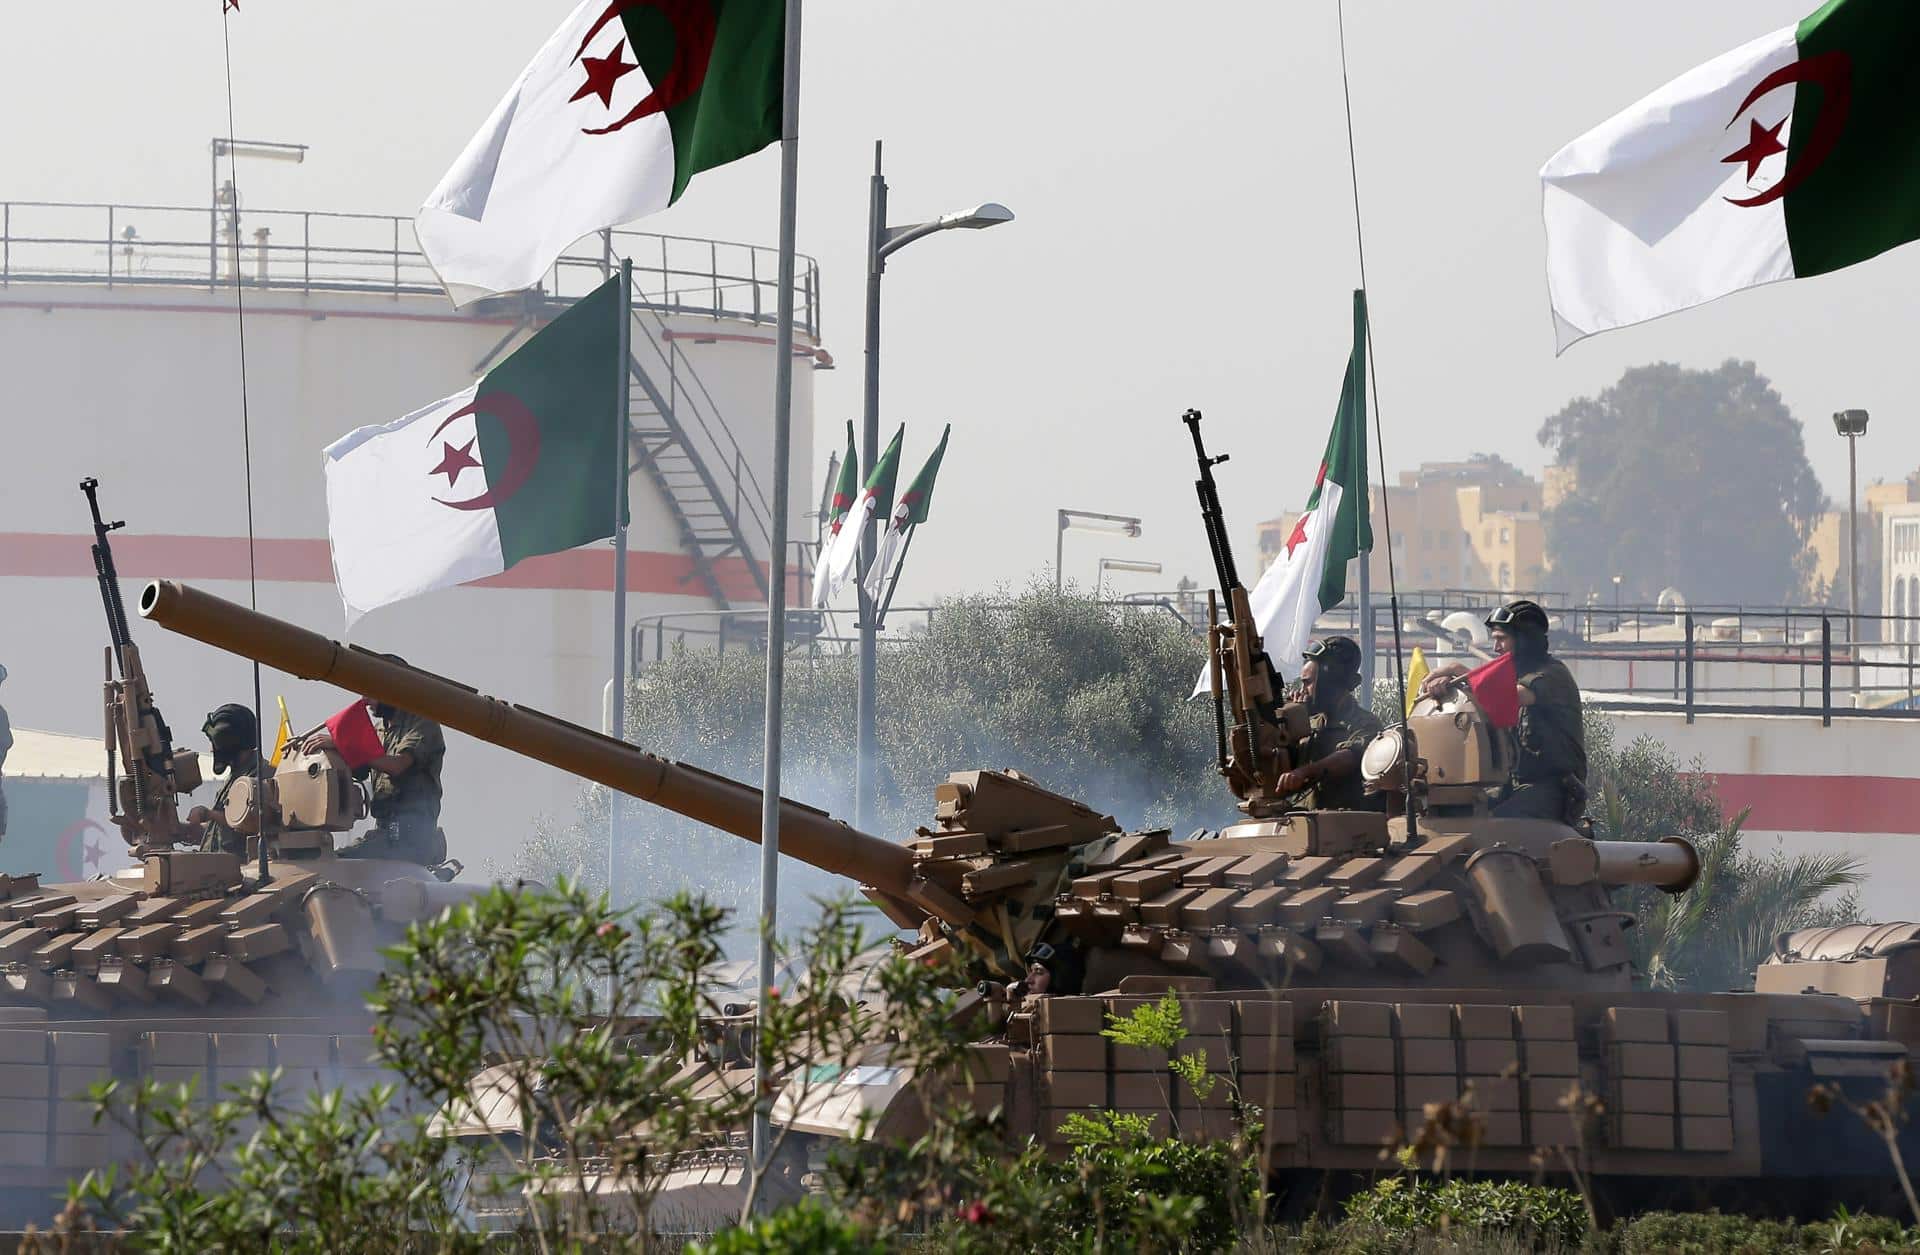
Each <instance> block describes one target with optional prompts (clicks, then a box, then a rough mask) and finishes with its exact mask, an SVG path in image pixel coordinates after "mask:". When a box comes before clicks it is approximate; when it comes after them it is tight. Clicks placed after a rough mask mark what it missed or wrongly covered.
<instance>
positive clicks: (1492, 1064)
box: [1460, 1038, 1520, 1076]
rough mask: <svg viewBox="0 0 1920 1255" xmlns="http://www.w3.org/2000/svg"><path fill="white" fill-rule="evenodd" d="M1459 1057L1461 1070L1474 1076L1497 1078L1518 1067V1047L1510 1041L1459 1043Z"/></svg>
mask: <svg viewBox="0 0 1920 1255" xmlns="http://www.w3.org/2000/svg"><path fill="white" fill-rule="evenodd" d="M1460 1055H1461V1058H1460V1064H1461V1068H1462V1070H1463V1071H1465V1072H1468V1073H1470V1074H1472V1075H1474V1076H1499V1075H1500V1074H1501V1073H1502V1072H1506V1071H1508V1070H1509V1069H1512V1070H1514V1071H1518V1069H1519V1067H1520V1047H1519V1045H1518V1043H1516V1042H1514V1041H1513V1040H1512V1039H1508V1040H1506V1041H1496V1040H1494V1039H1492V1038H1477V1039H1469V1040H1467V1041H1463V1042H1461V1043H1460Z"/></svg>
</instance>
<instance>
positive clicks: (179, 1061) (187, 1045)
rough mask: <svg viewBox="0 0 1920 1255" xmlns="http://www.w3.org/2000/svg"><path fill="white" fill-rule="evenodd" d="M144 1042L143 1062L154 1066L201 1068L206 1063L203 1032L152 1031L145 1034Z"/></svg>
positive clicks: (205, 1037)
mask: <svg viewBox="0 0 1920 1255" xmlns="http://www.w3.org/2000/svg"><path fill="white" fill-rule="evenodd" d="M144 1044H145V1049H144V1050H143V1051H142V1052H141V1053H142V1055H143V1056H144V1059H145V1062H147V1063H148V1064H151V1065H153V1066H155V1067H194V1068H201V1067H205V1066H206V1063H207V1035H206V1034H205V1033H170V1032H153V1033H148V1034H146V1041H145V1043H144Z"/></svg>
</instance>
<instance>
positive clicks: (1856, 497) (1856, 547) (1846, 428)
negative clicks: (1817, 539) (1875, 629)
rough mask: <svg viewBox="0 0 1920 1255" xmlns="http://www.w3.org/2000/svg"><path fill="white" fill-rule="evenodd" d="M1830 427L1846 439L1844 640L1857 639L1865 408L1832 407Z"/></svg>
mask: <svg viewBox="0 0 1920 1255" xmlns="http://www.w3.org/2000/svg"><path fill="white" fill-rule="evenodd" d="M1833 429H1834V430H1835V431H1837V432H1839V433H1840V434H1841V435H1843V436H1845V437H1846V438H1847V616H1848V617H1847V639H1848V640H1858V639H1859V636H1858V633H1859V630H1860V624H1859V614H1860V467H1859V461H1858V458H1857V456H1856V455H1857V453H1858V450H1859V445H1860V437H1862V436H1864V435H1866V434H1867V412H1866V411H1865V410H1836V411H1835V412H1834V415H1833Z"/></svg>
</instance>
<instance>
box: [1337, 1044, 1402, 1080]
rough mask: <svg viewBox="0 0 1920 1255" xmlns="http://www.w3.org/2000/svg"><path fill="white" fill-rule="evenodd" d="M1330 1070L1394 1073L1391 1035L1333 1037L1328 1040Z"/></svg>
mask: <svg viewBox="0 0 1920 1255" xmlns="http://www.w3.org/2000/svg"><path fill="white" fill-rule="evenodd" d="M1327 1070H1328V1071H1329V1072H1384V1073H1387V1074H1388V1075H1391V1074H1392V1073H1393V1039H1392V1038H1391V1037H1345V1036H1342V1037H1332V1038H1329V1039H1328V1040H1327Z"/></svg>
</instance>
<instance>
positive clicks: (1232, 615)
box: [1180, 410, 1308, 819]
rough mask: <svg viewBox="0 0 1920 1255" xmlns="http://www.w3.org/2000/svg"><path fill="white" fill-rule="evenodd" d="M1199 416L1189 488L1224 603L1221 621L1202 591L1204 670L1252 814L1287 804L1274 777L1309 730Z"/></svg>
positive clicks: (1228, 762)
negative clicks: (1238, 546) (1238, 543)
mask: <svg viewBox="0 0 1920 1255" xmlns="http://www.w3.org/2000/svg"><path fill="white" fill-rule="evenodd" d="M1201 417H1202V416H1201V413H1200V411H1199V410H1188V411H1187V412H1186V413H1184V414H1182V415H1181V416H1180V421H1181V422H1183V423H1185V424H1186V425H1187V430H1188V431H1189V432H1191V433H1192V435H1193V452H1194V456H1195V457H1196V458H1197V459H1198V461H1199V463H1200V478H1199V479H1197V480H1195V481H1194V485H1193V486H1194V491H1195V492H1197V493H1198V494H1199V496H1200V518H1201V521H1202V522H1203V523H1204V524H1205V526H1206V531H1207V548H1208V549H1209V551H1211V553H1212V555H1213V569H1214V576H1215V578H1216V579H1217V580H1218V581H1219V584H1220V595H1221V596H1222V597H1223V598H1225V599H1226V603H1227V619H1226V622H1225V623H1222V622H1220V620H1219V618H1218V615H1217V607H1216V606H1215V603H1214V602H1213V599H1212V598H1211V597H1209V598H1208V619H1209V622H1208V625H1207V647H1208V660H1207V676H1208V687H1209V688H1210V689H1211V690H1212V696H1213V710H1214V725H1215V728H1216V729H1217V731H1218V736H1219V764H1220V774H1221V775H1222V776H1224V777H1226V780H1227V787H1228V788H1230V789H1232V790H1233V795H1234V796H1235V797H1237V798H1239V799H1240V809H1241V810H1243V811H1245V812H1246V813H1247V814H1249V815H1251V816H1253V817H1254V818H1256V819H1258V818H1264V817H1266V816H1269V815H1275V814H1278V813H1280V812H1281V811H1282V810H1284V809H1285V807H1286V804H1287V795H1286V794H1284V793H1282V792H1281V790H1280V777H1281V776H1283V775H1285V774H1286V773H1287V772H1289V771H1291V770H1292V769H1293V768H1294V767H1296V766H1298V765H1299V761H1298V760H1299V756H1300V745H1301V742H1302V741H1304V740H1305V739H1306V737H1307V732H1308V725H1307V711H1306V707H1305V706H1304V705H1302V704H1300V703H1298V702H1288V701H1287V694H1286V683H1285V681H1284V680H1283V679H1282V678H1281V676H1280V673H1279V670H1278V669H1277V668H1275V667H1274V665H1273V659H1272V658H1271V657H1269V656H1268V654H1267V650H1266V646H1265V644H1264V643H1263V642H1262V641H1261V639H1260V628H1259V625H1258V624H1257V623H1255V621H1254V617H1253V603H1252V600H1251V598H1250V597H1249V595H1248V593H1247V587H1246V585H1245V584H1242V583H1241V582H1240V571H1239V568H1238V566H1237V565H1236V564H1235V562H1234V560H1233V544H1232V542H1231V541H1230V540H1229V539H1228V537H1227V518H1226V512H1225V510H1224V509H1222V507H1221V505H1220V490H1219V488H1218V487H1217V486H1216V485H1215V484H1214V482H1213V468H1214V467H1215V466H1218V465H1219V464H1220V463H1222V462H1225V461H1226V460H1227V458H1228V457H1229V456H1230V455H1229V454H1225V453H1221V454H1218V455H1210V454H1209V453H1208V452H1207V446H1206V442H1205V441H1204V440H1202V439H1201V436H1200V420H1201Z"/></svg>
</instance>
